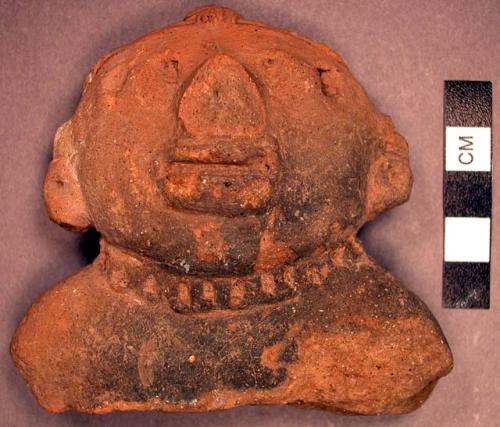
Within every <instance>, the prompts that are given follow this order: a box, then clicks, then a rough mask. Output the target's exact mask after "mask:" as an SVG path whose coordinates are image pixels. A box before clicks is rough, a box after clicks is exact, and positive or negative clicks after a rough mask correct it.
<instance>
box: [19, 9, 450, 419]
mask: <svg viewBox="0 0 500 427" xmlns="http://www.w3.org/2000/svg"><path fill="white" fill-rule="evenodd" d="M411 182H412V177H411V171H410V167H409V162H408V152H407V145H406V142H405V140H404V139H403V138H402V137H401V135H399V134H398V133H397V131H396V130H395V129H394V125H393V123H392V121H391V119H390V118H389V117H387V116H384V115H382V114H379V113H378V112H376V111H375V110H374V108H373V106H372V104H371V102H370V100H369V99H368V97H367V95H366V94H365V92H364V91H363V89H362V88H361V87H360V86H359V84H358V83H357V82H356V81H355V80H354V78H353V77H352V76H351V74H350V73H349V70H348V68H347V66H346V65H345V63H344V62H343V60H342V58H340V56H339V55H337V54H336V53H334V52H332V51H330V50H329V49H327V48H326V47H325V46H322V45H319V44H317V43H314V42H312V41H310V40H308V39H305V38H304V37H301V36H298V35H296V34H292V33H287V32H285V31H282V30H276V29H272V28H269V27H266V26H265V25H263V24H259V23H255V22H250V21H246V20H244V19H243V18H241V17H240V16H239V15H237V14H236V13H235V12H233V11H231V10H228V9H224V8H218V7H207V8H204V9H201V10H199V11H195V12H193V13H192V14H190V15H188V17H186V19H185V20H184V21H182V22H181V23H178V24H176V25H174V26H172V27H167V28H165V29H162V30H160V31H158V32H155V33H152V34H150V35H148V36H146V37H144V38H142V39H140V40H137V41H136V42H134V43H132V44H130V45H128V46H125V47H123V48H120V49H117V50H115V51H114V52H112V53H111V54H109V55H108V56H106V57H105V58H103V59H102V60H100V61H99V62H98V64H97V65H96V66H95V67H94V69H93V70H92V72H91V73H90V74H89V76H88V77H87V80H86V82H85V85H84V92H83V95H82V99H81V101H80V104H79V106H78V108H77V110H76V112H75V114H74V115H73V117H72V118H71V119H70V120H69V121H68V122H67V123H65V124H63V125H62V126H61V127H60V128H59V130H58V132H57V135H56V138H55V142H54V159H53V160H52V162H51V164H50V167H49V170H48V172H47V178H46V181H45V186H44V195H45V200H46V203H47V209H48V213H49V216H50V217H51V219H53V220H54V221H55V222H57V223H58V224H60V225H62V226H63V227H66V228H68V229H70V230H73V231H84V230H86V229H88V228H90V227H95V228H96V229H97V230H98V231H99V232H100V233H101V236H102V237H101V252H100V254H99V256H98V257H97V259H96V260H95V261H94V262H93V263H92V264H91V265H90V266H88V267H86V268H85V269H83V270H81V271H80V272H78V273H77V274H75V275H73V276H71V277H70V278H68V279H66V280H64V281H63V282H61V283H59V284H57V285H56V286H55V287H54V288H53V289H51V290H49V291H47V292H46V293H45V294H44V295H42V296H41V297H40V299H39V300H38V301H37V302H35V303H34V305H33V306H32V307H31V309H30V310H29V312H28V314H27V315H26V317H25V318H24V320H23V321H22V323H21V324H20V326H19V328H18V330H17V332H16V335H15V337H14V338H13V341H12V348H11V349H12V355H13V358H14V361H15V363H16V366H17V367H18V368H19V370H20V371H21V373H22V374H23V375H24V377H25V378H26V380H27V382H28V383H29V384H30V386H31V387H32V390H33V392H34V394H35V395H36V397H37V399H38V401H39V402H40V404H41V405H42V406H43V407H44V408H46V409H47V410H49V411H53V412H61V411H65V410H68V409H75V410H79V411H84V412H90V413H105V412H109V411H113V410H162V411H206V410H207V411H208V410H220V409H229V408H232V407H235V406H239V405H245V404H252V405H255V404H293V405H306V406H307V407H310V406H314V407H319V408H323V409H329V410H332V411H336V412H339V413H357V414H366V415H372V414H380V413H402V412H408V411H411V410H413V409H415V408H417V407H418V406H419V405H420V404H421V403H422V402H423V401H424V400H425V399H426V398H427V396H428V395H429V393H430V392H431V391H432V389H433V387H434V386H435V384H436V382H437V380H438V379H439V378H440V377H442V376H444V375H446V374H447V373H448V372H449V371H450V369H451V366H452V356H451V353H450V350H449V348H448V345H447V343H446V340H445V338H444V336H443V334H442V332H441V330H440V328H439V326H438V324H437V322H436V321H435V319H434V318H433V317H432V315H431V314H430V312H429V311H428V310H427V308H426V307H425V306H424V304H423V303H422V302H421V301H420V300H418V299H417V298H416V297H415V296H414V295H413V294H411V293H410V292H409V291H407V290H406V289H405V288H404V287H403V286H402V284H401V283H400V282H399V281H398V280H397V279H396V278H395V277H394V276H393V275H392V274H391V273H390V272H388V271H387V270H385V269H383V268H382V267H381V266H379V265H378V264H376V263H375V261H374V260H373V259H371V258H370V257H368V256H367V255H366V253H365V251H364V249H363V247H362V245H361V244H360V242H359V241H358V240H357V237H356V234H357V231H358V230H359V228H360V227H361V226H362V225H363V224H365V223H366V222H367V221H369V220H370V219H372V218H374V217H375V216H376V215H377V214H379V213H380V212H382V211H384V210H386V209H388V208H390V207H392V206H395V205H397V204H400V203H402V202H404V201H405V200H406V199H407V198H408V196H409V193H410V188H411Z"/></svg>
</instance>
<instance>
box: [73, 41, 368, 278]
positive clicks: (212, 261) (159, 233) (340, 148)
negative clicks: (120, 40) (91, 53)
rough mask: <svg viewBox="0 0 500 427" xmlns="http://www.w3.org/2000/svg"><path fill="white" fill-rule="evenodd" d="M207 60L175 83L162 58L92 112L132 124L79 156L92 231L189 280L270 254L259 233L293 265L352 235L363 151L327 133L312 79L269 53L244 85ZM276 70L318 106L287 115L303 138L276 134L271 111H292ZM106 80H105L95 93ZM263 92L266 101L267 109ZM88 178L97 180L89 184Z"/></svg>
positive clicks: (233, 70) (236, 70) (333, 116)
mask: <svg viewBox="0 0 500 427" xmlns="http://www.w3.org/2000/svg"><path fill="white" fill-rule="evenodd" d="M207 56H208V59H205V58H204V57H202V58H200V59H201V63H200V64H197V66H194V67H192V69H188V71H187V72H186V74H187V75H188V77H187V79H186V80H184V81H183V80H181V78H180V76H179V68H181V67H183V66H184V61H182V57H180V58H179V59H176V60H175V62H174V63H175V68H174V70H168V67H170V65H169V66H168V67H167V66H166V65H165V61H167V63H168V61H170V63H172V61H174V59H169V57H168V55H166V54H165V53H164V52H162V53H160V54H158V55H157V57H155V60H154V61H146V62H144V63H140V64H139V65H136V66H134V67H133V68H132V70H130V71H128V76H129V78H128V80H127V81H126V82H124V83H122V84H123V86H120V90H119V92H115V93H113V95H112V96H105V97H103V105H102V106H100V108H99V107H97V108H96V107H94V108H95V114H98V116H99V117H98V118H97V121H103V122H104V121H108V120H109V121H117V119H116V118H115V117H116V114H121V115H123V114H126V117H132V119H134V118H136V120H132V123H130V121H129V120H126V121H125V123H124V120H120V119H118V121H117V127H116V129H115V128H111V129H110V127H109V126H106V127H105V128H104V130H103V131H102V132H100V131H99V130H97V132H96V135H95V136H94V135H92V136H90V138H92V142H90V141H89V142H88V143H87V144H88V145H89V147H85V148H84V150H82V151H84V153H81V154H80V156H81V159H82V160H81V164H80V176H81V178H82V179H83V188H84V193H85V194H86V193H90V194H91V196H90V197H91V199H90V201H91V203H88V204H89V205H96V206H98V208H99V212H93V211H91V215H92V217H93V218H94V221H95V222H96V223H97V224H98V225H97V226H98V228H99V230H100V231H101V232H102V233H103V234H104V235H107V236H108V238H109V239H110V241H113V242H114V243H116V244H118V245H121V246H124V247H126V248H129V249H133V250H139V251H141V253H143V254H145V255H148V256H151V257H153V258H154V259H156V260H158V261H160V262H163V263H165V264H167V265H169V266H171V267H172V268H177V269H183V268H184V266H185V265H189V266H190V268H189V271H186V272H187V273H189V274H193V273H200V272H214V271H218V272H224V273H236V274H241V273H248V272H250V271H251V270H252V267H253V266H254V265H255V262H256V259H257V258H258V257H259V256H260V257H264V258H265V257H266V256H267V254H266V253H265V252H266V250H271V251H274V249H272V248H269V249H268V248H267V247H265V246H263V245H262V244H261V241H262V237H263V236H264V235H265V236H268V237H267V238H268V239H269V240H272V241H273V242H276V245H278V246H280V247H282V248H284V249H283V251H285V250H286V252H287V253H288V255H287V258H289V259H293V258H295V257H297V256H303V255H305V254H307V253H310V252H311V251H313V250H314V249H316V248H317V247H318V246H320V245H322V244H325V242H326V240H327V239H328V238H332V237H333V238H335V237H337V236H336V235H335V234H337V233H338V232H335V231H333V229H332V228H333V227H337V228H338V227H342V228H346V227H347V226H353V227H356V226H358V224H359V220H360V217H361V216H362V209H363V203H362V202H363V201H362V200H360V197H361V198H362V197H363V195H364V192H365V187H366V182H365V180H363V179H362V177H360V175H359V171H360V170H361V171H362V170H366V169H367V167H368V163H369V160H370V159H369V158H367V156H366V153H365V151H366V150H367V149H369V148H370V147H361V146H360V145H361V144H360V141H352V142H351V141H345V140H342V139H340V138H339V137H338V135H335V133H334V132H335V126H333V125H332V123H335V122H337V121H338V120H339V119H344V120H345V118H343V117H342V114H338V113H336V112H335V111H332V108H331V106H329V104H328V95H325V94H324V93H323V92H322V89H321V87H322V82H321V78H320V74H319V73H318V71H317V70H315V69H314V68H312V67H311V66H309V65H307V64H305V63H300V62H299V61H297V60H296V59H294V58H292V57H290V56H289V55H287V54H285V53H283V52H281V51H279V50H276V51H270V52H267V54H266V55H265V56H264V57H263V58H261V59H259V60H257V61H255V59H254V60H253V61H254V63H253V64H251V66H252V71H251V73H252V75H253V76H254V77H251V75H250V72H249V71H247V70H246V69H245V68H244V66H243V65H242V64H240V63H238V62H237V61H236V60H235V59H232V58H231V57H229V56H227V55H223V54H216V55H212V56H209V55H207ZM284 67H288V68H289V69H291V72H292V73H291V74H292V75H291V76H289V77H288V79H289V80H290V81H291V83H293V87H292V88H291V90H292V91H293V92H294V93H293V96H294V98H295V100H294V101H293V102H294V103H298V105H300V103H302V102H308V103H309V104H312V103H311V101H310V98H311V97H316V98H317V99H316V101H315V102H314V104H315V105H311V108H314V114H310V115H308V114H307V113H306V112H301V113H299V114H294V116H295V117H289V119H290V120H294V121H295V120H297V121H300V122H301V123H300V124H301V126H302V127H304V129H293V128H292V129H287V132H286V133H284V134H280V129H279V127H278V124H279V122H278V123H275V122H276V119H274V120H273V109H274V110H278V109H279V108H280V107H279V105H288V103H289V102H291V100H290V99H288V98H289V97H290V94H289V93H288V91H286V92H285V93H280V92H279V85H280V82H283V79H284V76H282V75H281V73H282V72H281V69H282V68H284ZM166 69H167V71H166ZM169 72H170V73H173V74H174V76H173V77H172V76H170V75H169ZM111 76H112V78H115V72H113V73H111ZM132 76H133V77H134V78H133V79H132ZM109 78H110V77H109V76H107V75H104V76H103V78H102V80H103V83H101V86H102V85H103V84H104V86H106V85H108V84H109V83H108V82H107V79H109ZM122 78H123V76H122ZM95 84H96V85H99V81H98V82H96V83H95ZM258 86H260V87H261V89H260V91H262V92H263V94H262V95H261V93H260V91H259V88H258ZM273 86H276V88H277V89H275V88H274V87H273ZM166 88H167V89H168V90H167V89H166ZM270 90H272V91H273V97H275V98H276V100H274V99H269V102H268V103H267V105H266V103H265V101H264V99H263V97H264V96H265V94H266V93H267V92H268V91H270ZM275 90H276V91H277V93H275V92H274V91H275ZM139 94H140V95H139ZM145 94H151V95H150V96H147V97H145V96H144V95H145ZM153 95H154V96H153ZM273 101H274V102H273ZM121 104H123V105H124V106H123V109H122V108H121ZM281 110H282V111H281V112H282V114H284V115H285V116H286V115H289V116H291V115H292V114H293V113H294V111H293V109H288V108H283V107H281ZM289 110H291V111H289ZM275 113H276V112H275ZM108 117H109V118H108ZM318 123H319V125H318ZM127 126H128V127H130V128H132V129H130V128H127ZM93 132H95V130H94V129H93ZM135 133H137V134H138V135H140V137H137V138H134V137H132V135H133V134H135ZM83 138H85V140H87V137H83ZM108 150H109V151H108ZM104 153H105V154H104ZM96 162H99V163H100V164H101V166H99V167H96ZM92 169H96V170H97V171H98V174H97V175H91V176H90V177H88V185H87V183H86V174H87V171H89V170H92ZM96 183H97V184H100V185H97V186H96ZM103 187H106V188H107V191H106V192H102V191H100V189H101V188H103ZM347 188H349V191H345V190H347ZM96 189H98V190H99V193H96ZM339 189H340V191H339ZM336 196H337V197H336ZM342 206H344V207H346V208H348V210H349V217H348V218H345V217H344V215H345V210H344V211H341V209H339V208H340V207H342ZM103 208H104V209H103ZM123 209H126V210H127V214H126V215H123ZM115 212H116V213H117V214H116V215H115ZM103 213H104V214H105V217H103ZM132 230H135V231H139V234H137V233H134V232H133V231H132ZM245 235H248V238H243V239H242V236H245ZM180 263H182V266H181V265H180ZM184 270H186V269H184Z"/></svg>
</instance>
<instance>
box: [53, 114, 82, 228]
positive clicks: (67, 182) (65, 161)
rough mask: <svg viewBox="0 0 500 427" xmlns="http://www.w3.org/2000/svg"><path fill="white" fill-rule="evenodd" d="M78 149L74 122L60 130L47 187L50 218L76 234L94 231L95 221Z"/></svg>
mask: <svg viewBox="0 0 500 427" xmlns="http://www.w3.org/2000/svg"><path fill="white" fill-rule="evenodd" d="M77 156H78V154H77V150H76V147H75V141H74V140H73V132H72V125H71V121H68V122H66V123H64V124H63V125H61V127H59V129H57V132H56V136H55V139H54V158H53V160H52V161H51V162H50V165H49V170H48V172H47V176H46V177H45V183H44V188H43V193H44V198H45V204H46V206H47V211H48V213H49V217H50V219H51V220H52V221H54V222H56V223H57V224H59V225H61V226H62V227H64V228H66V229H68V230H71V231H76V232H82V231H85V230H86V229H88V228H90V227H91V225H92V222H91V220H90V216H89V213H88V210H87V206H86V204H85V200H84V198H83V195H82V190H81V188H80V183H79V180H78V175H77V172H76V161H77Z"/></svg>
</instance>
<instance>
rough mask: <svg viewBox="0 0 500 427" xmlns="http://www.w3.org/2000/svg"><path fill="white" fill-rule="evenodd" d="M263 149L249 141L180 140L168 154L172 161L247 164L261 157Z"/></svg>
mask: <svg viewBox="0 0 500 427" xmlns="http://www.w3.org/2000/svg"><path fill="white" fill-rule="evenodd" d="M264 155H265V153H264V151H263V150H262V149H261V148H260V147H258V146H255V145H253V144H252V143H251V142H250V141H245V140H242V141H224V140H223V141H216V142H202V141H192V140H181V141H179V143H178V144H177V145H176V146H175V147H174V149H173V150H172V152H171V155H170V161H171V162H173V163H201V164H221V165H247V164H248V163H250V162H251V161H252V160H254V159H257V158H262V157H263V156H264Z"/></svg>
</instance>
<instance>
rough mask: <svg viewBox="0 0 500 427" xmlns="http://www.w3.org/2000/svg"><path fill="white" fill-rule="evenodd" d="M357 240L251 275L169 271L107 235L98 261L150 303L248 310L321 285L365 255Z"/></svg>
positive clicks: (119, 288)
mask: <svg viewBox="0 0 500 427" xmlns="http://www.w3.org/2000/svg"><path fill="white" fill-rule="evenodd" d="M359 255H360V253H359V245H358V244H357V242H356V241H352V242H350V243H346V244H345V245H340V246H339V247H337V248H336V249H335V250H332V249H325V250H323V251H322V252H321V253H319V254H318V253H316V254H315V256H311V257H304V258H299V259H298V260H296V261H294V262H293V263H289V264H284V265H280V266H277V267H274V268H272V269H269V270H262V271H260V270H259V271H255V272H254V273H251V274H248V275H245V276H230V277H217V276H195V275H183V274H180V273H174V272H172V271H169V270H168V269H166V268H165V267H164V266H162V265H161V264H159V263H157V262H154V261H152V260H150V259H148V258H145V257H142V256H140V255H137V254H135V253H132V252H130V251H127V250H124V249H122V248H118V247H116V246H114V245H111V244H109V243H108V242H106V241H105V239H101V253H100V254H99V257H98V259H97V260H96V261H97V262H98V264H99V265H100V266H101V268H102V270H103V271H104V272H105V274H106V276H107V281H108V284H109V286H110V287H111V288H112V289H113V290H115V291H116V292H120V293H133V294H134V296H135V297H139V298H141V299H144V300H145V301H147V302H150V303H161V302H164V303H167V304H169V305H170V306H171V308H172V309H173V310H174V311H177V312H179V313H193V312H206V311H210V310H216V309H233V310H236V309H243V308H246V307H249V306H252V305H261V304H273V303H277V302H280V301H285V300H288V299H291V298H294V297H295V296H297V295H298V294H299V293H300V290H301V288H302V287H304V286H321V285H323V284H324V283H326V282H327V280H328V277H329V276H330V274H331V273H332V272H333V271H334V270H337V269H338V268H339V267H340V266H341V265H343V264H345V261H346V260H350V261H351V262H352V260H353V259H354V258H357V257H359Z"/></svg>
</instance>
